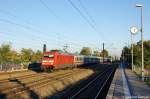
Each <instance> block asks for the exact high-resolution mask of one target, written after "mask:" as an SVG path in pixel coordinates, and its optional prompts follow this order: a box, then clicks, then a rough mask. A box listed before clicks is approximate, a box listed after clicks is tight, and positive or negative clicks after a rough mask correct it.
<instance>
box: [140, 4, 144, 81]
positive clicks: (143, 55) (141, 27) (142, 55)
mask: <svg viewBox="0 0 150 99" xmlns="http://www.w3.org/2000/svg"><path fill="white" fill-rule="evenodd" d="M141 42H142V80H143V81H144V50H143V7H141Z"/></svg>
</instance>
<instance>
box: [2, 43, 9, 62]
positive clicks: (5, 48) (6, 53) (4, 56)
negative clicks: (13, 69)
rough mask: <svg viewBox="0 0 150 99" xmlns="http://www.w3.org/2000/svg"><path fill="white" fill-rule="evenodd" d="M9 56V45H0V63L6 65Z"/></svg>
mask: <svg viewBox="0 0 150 99" xmlns="http://www.w3.org/2000/svg"><path fill="white" fill-rule="evenodd" d="M10 56H11V45H10V44H2V45H1V46H0V63H1V64H3V63H6V62H9V61H10Z"/></svg>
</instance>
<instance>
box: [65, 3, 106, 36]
mask: <svg viewBox="0 0 150 99" xmlns="http://www.w3.org/2000/svg"><path fill="white" fill-rule="evenodd" d="M67 1H68V2H69V3H70V4H71V6H72V7H73V8H74V9H75V10H76V11H77V12H78V13H79V15H80V16H81V17H82V18H83V19H84V20H85V21H86V22H87V24H88V25H89V26H90V27H91V28H92V29H93V30H94V31H95V32H96V33H97V34H98V35H100V34H101V36H103V37H101V36H100V37H101V38H102V39H104V35H103V34H102V33H100V32H99V31H97V29H96V27H95V25H94V24H93V23H91V21H89V19H88V18H87V17H86V16H85V15H84V14H83V13H82V11H81V10H80V9H79V8H78V7H77V6H76V5H75V4H74V3H73V2H72V1H71V0H67Z"/></svg>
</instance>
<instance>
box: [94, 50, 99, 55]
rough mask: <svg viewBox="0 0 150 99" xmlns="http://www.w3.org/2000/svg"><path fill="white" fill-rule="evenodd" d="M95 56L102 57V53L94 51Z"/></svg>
mask: <svg viewBox="0 0 150 99" xmlns="http://www.w3.org/2000/svg"><path fill="white" fill-rule="evenodd" d="M93 56H101V52H99V51H97V50H96V51H94V53H93Z"/></svg>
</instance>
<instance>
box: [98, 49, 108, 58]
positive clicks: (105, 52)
mask: <svg viewBox="0 0 150 99" xmlns="http://www.w3.org/2000/svg"><path fill="white" fill-rule="evenodd" d="M103 53H104V57H107V56H108V55H109V54H108V51H107V50H105V49H104V51H102V52H101V55H100V56H101V57H103Z"/></svg>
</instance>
